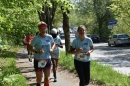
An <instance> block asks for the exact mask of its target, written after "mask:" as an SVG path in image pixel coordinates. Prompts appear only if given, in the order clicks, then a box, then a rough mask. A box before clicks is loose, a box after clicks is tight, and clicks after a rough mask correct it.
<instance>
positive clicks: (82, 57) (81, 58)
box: [77, 53, 86, 60]
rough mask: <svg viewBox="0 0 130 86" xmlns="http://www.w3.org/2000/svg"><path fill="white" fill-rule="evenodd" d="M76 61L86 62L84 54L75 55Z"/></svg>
mask: <svg viewBox="0 0 130 86" xmlns="http://www.w3.org/2000/svg"><path fill="white" fill-rule="evenodd" d="M77 59H79V60H86V55H84V53H79V54H77Z"/></svg>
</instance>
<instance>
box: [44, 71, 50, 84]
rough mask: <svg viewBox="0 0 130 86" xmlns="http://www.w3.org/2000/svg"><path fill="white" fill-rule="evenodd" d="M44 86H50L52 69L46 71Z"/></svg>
mask: <svg viewBox="0 0 130 86" xmlns="http://www.w3.org/2000/svg"><path fill="white" fill-rule="evenodd" d="M43 72H44V86H50V85H49V78H50V69H44V70H43Z"/></svg>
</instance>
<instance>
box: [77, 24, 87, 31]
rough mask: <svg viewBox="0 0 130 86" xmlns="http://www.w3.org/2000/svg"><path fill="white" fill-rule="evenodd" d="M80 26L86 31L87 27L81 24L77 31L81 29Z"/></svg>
mask: <svg viewBox="0 0 130 86" xmlns="http://www.w3.org/2000/svg"><path fill="white" fill-rule="evenodd" d="M80 28H83V29H84V30H85V31H86V27H85V26H84V25H79V27H78V29H77V32H78V31H79V29H80Z"/></svg>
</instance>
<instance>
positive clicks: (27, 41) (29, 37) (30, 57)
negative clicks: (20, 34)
mask: <svg viewBox="0 0 130 86" xmlns="http://www.w3.org/2000/svg"><path fill="white" fill-rule="evenodd" d="M31 41H32V36H31V33H28V35H27V37H26V45H27V51H28V59H29V61H30V62H32V52H31V51H30V50H29V46H30V43H31Z"/></svg>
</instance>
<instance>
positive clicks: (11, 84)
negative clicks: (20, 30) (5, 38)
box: [0, 46, 28, 86]
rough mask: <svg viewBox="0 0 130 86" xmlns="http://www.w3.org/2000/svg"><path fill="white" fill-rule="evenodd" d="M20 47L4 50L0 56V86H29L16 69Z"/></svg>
mask: <svg viewBox="0 0 130 86" xmlns="http://www.w3.org/2000/svg"><path fill="white" fill-rule="evenodd" d="M18 49H19V47H16V46H15V47H12V48H10V49H8V50H3V51H2V55H1V56H0V86H28V85H27V84H26V79H25V78H24V77H23V76H22V74H21V73H20V70H19V69H18V68H16V52H17V50H18Z"/></svg>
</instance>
